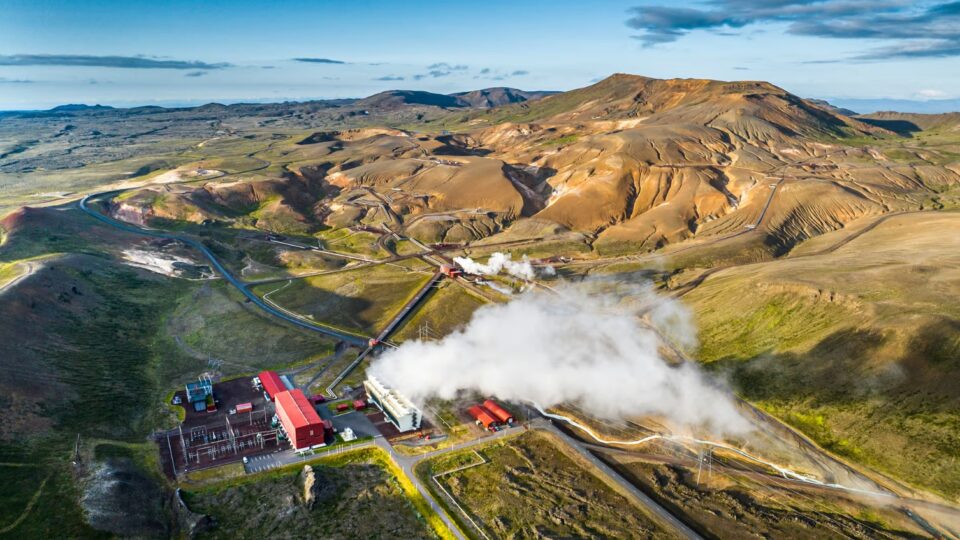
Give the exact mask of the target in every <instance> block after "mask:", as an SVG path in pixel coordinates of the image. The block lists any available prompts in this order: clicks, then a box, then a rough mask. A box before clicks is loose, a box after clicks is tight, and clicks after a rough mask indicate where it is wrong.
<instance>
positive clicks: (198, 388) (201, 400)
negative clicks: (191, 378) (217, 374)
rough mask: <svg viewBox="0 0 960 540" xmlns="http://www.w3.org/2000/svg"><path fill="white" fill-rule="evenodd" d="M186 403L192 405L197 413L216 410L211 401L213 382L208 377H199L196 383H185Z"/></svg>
mask: <svg viewBox="0 0 960 540" xmlns="http://www.w3.org/2000/svg"><path fill="white" fill-rule="evenodd" d="M186 391H187V403H190V404H191V405H193V409H194V410H195V411H197V412H201V411H203V410H205V409H206V410H211V407H212V410H214V411H215V410H217V408H216V405H215V404H214V400H213V381H212V380H210V377H207V376H203V377H199V378H198V379H197V381H196V382H191V383H187V386H186Z"/></svg>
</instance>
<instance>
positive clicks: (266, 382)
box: [257, 371, 287, 400]
mask: <svg viewBox="0 0 960 540" xmlns="http://www.w3.org/2000/svg"><path fill="white" fill-rule="evenodd" d="M257 376H258V377H260V384H262V385H263V389H264V390H266V391H267V394H268V395H269V396H270V399H271V400H275V399H276V398H277V394H279V393H280V392H286V391H287V385H285V384H283V381H281V380H280V376H279V375H277V372H276V371H261V372H260V374H259V375H257Z"/></svg>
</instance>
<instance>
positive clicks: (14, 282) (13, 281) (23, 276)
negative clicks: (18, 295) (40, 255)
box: [0, 262, 39, 294]
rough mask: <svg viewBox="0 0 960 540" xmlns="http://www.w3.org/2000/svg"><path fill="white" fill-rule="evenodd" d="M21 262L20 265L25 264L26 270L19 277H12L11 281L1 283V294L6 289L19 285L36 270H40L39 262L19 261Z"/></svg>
mask: <svg viewBox="0 0 960 540" xmlns="http://www.w3.org/2000/svg"><path fill="white" fill-rule="evenodd" d="M19 264H20V266H25V267H26V268H25V269H24V271H23V272H22V273H20V275H18V276H17V277H15V278H13V279H11V280H10V281H8V282H6V283H4V284H3V285H0V294H3V292H4V291H7V290H10V289H12V288H14V287H16V286H17V283H20V282H21V281H23V280H25V279H27V278H28V277H30V276H32V275H33V273H34V272H36V271H37V270H39V265H38V264H37V263H33V262H24V263H19Z"/></svg>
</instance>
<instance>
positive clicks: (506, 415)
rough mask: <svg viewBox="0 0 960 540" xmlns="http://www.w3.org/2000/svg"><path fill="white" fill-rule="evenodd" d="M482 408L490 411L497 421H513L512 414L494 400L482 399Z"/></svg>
mask: <svg viewBox="0 0 960 540" xmlns="http://www.w3.org/2000/svg"><path fill="white" fill-rule="evenodd" d="M483 408H484V409H486V410H488V411H490V413H491V414H493V416H495V417H496V419H497V420H498V421H499V422H503V423H504V424H512V423H513V415H512V414H510V412H509V411H507V410H506V409H504V408H503V407H501V406H500V404H498V403H497V402H496V401H494V400H492V399H488V400H486V401H484V402H483Z"/></svg>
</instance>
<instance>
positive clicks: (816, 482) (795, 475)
mask: <svg viewBox="0 0 960 540" xmlns="http://www.w3.org/2000/svg"><path fill="white" fill-rule="evenodd" d="M532 404H533V406H534V408H536V409H537V411H539V412H540V414H542V415H543V416H545V417H547V418H552V419H554V420H559V421H561V422H566V423H567V424H570V425H571V426H574V427H576V428H578V429H580V430H582V431H583V432H585V433H586V434H587V435H590V437H591V438H593V440H595V441H597V442H599V443H601V444H617V445H622V446H638V445H641V444H646V443H648V442H651V441H655V440H665V441H673V442H687V443H695V444H702V445H706V446H713V447H716V448H722V449H724V450H729V451H731V452H734V453H736V454H739V455H740V456H743V457H745V458H747V459H749V460H751V461H755V462H757V463H759V464H761V465H765V466H767V467H770V468H771V469H773V470H775V471H777V472H778V473H780V474H781V475H783V477H784V478H792V479H794V480H798V481H800V482H804V483H807V484H813V485H816V486H820V487H827V488H833V489H841V490H844V491H849V492H853V493H863V494H866V495H872V496H875V497H889V498H894V499H895V498H898V497H897V496H896V495H895V494H893V493H887V492H880V491H871V490H867V489H860V488H854V487H849V486H844V485H841V484H835V483H828V482H823V481H821V480H817V479H816V478H813V477H810V476H806V475H803V474H800V473H798V472H795V471H792V470H790V469H787V468H785V467H780V466H779V465H776V464H774V463H770V462H769V461H765V460H763V459H761V458H759V457H757V456H754V455H752V454H749V453H747V452H745V451H743V450H741V449H739V448H736V447H734V446H731V445H729V444H726V443H721V442H715V441H707V440H703V439H696V438H693V437H684V436H681V435H663V434H659V433H656V434H653V435H648V436H646V437H643V438H641V439H636V440H633V441H618V440H609V439H604V438H603V437H601V436H599V435H597V434H596V433H595V432H594V431H593V430H592V429H590V428H589V427H587V426H585V425H583V424H581V423H579V422H577V421H576V420H573V419H571V418H567V417H566V416H563V415H560V414H554V413H548V412H547V411H545V410H543V407H541V406H540V405H539V404H537V403H532Z"/></svg>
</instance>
